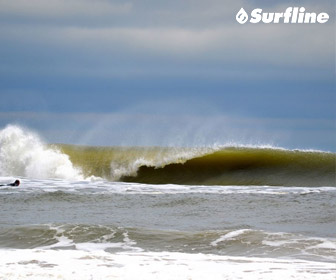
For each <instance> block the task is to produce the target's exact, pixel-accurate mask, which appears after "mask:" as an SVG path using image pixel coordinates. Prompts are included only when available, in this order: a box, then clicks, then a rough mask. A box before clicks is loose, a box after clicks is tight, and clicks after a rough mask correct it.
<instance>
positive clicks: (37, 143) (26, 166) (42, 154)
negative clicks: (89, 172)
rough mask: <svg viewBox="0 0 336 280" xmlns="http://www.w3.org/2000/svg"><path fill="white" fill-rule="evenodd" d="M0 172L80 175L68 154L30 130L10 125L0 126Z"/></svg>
mask: <svg viewBox="0 0 336 280" xmlns="http://www.w3.org/2000/svg"><path fill="white" fill-rule="evenodd" d="M0 176H23V177H30V178H40V179H45V178H59V179H67V180H81V179H83V176H82V173H81V171H80V170H79V169H77V168H75V167H74V166H73V164H72V163H71V161H70V159H69V157H68V156H67V155H65V154H62V153H61V152H60V151H59V150H57V149H54V148H51V147H47V146H46V145H45V144H44V143H43V142H42V141H41V139H40V137H39V136H38V135H36V134H34V133H33V132H31V131H28V130H26V129H22V128H21V127H18V126H13V125H9V126H7V127H6V128H4V129H2V130H0Z"/></svg>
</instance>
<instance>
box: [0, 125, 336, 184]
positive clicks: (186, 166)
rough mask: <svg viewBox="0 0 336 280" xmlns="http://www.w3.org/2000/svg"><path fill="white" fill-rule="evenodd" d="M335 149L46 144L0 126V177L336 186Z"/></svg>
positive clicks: (15, 129)
mask: <svg viewBox="0 0 336 280" xmlns="http://www.w3.org/2000/svg"><path fill="white" fill-rule="evenodd" d="M335 168H336V154H335V153H330V152H322V151H302V150H286V149H281V148H272V147H248V146H245V147H244V146H233V145H230V146H222V147H218V146H216V147H205V148H167V147H166V148H162V147H147V148H145V147H86V146H75V145H61V144H59V145H45V144H43V143H42V141H41V140H40V139H39V137H38V136H37V135H35V134H33V133H31V132H28V131H25V130H22V129H21V128H19V127H14V126H9V127H7V128H5V129H4V130H2V131H0V176H14V175H17V176H26V177H33V178H61V179H74V180H79V179H85V178H90V177H91V178H92V176H94V177H100V178H104V179H106V180H111V181H123V182H136V183H146V184H183V185H233V186H234V185H259V186H260V185H261V186H263V185H268V186H312V187H313V186H335V185H336V184H335Z"/></svg>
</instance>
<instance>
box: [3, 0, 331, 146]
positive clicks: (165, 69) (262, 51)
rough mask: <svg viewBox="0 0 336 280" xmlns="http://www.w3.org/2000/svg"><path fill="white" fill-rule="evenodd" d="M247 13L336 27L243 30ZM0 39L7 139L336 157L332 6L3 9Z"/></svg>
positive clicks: (59, 2) (34, 2)
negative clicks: (267, 149) (290, 14)
mask: <svg viewBox="0 0 336 280" xmlns="http://www.w3.org/2000/svg"><path fill="white" fill-rule="evenodd" d="M242 7H243V8H244V9H245V10H246V11H247V12H250V11H252V10H253V9H255V8H262V9H263V11H264V12H284V11H285V10H286V8H287V7H304V8H305V9H306V11H307V12H316V13H321V12H326V13H328V14H329V16H330V19H329V21H328V22H327V23H324V24H319V23H317V24H283V23H280V24H263V23H258V24H251V23H246V24H244V25H242V24H239V23H238V22H237V21H236V14H237V12H238V11H239V10H240V9H241V8H242ZM0 38H1V44H0V100H1V101H0V129H2V128H4V127H6V126H7V125H8V124H16V125H20V126H22V127H26V128H28V129H31V130H33V131H36V132H38V133H39V134H40V135H41V137H43V138H44V139H45V141H47V142H49V143H72V144H82V145H124V146H129V145H131V146H133V145H138V146H148V145H159V146H205V145H213V144H219V145H225V144H230V143H232V144H239V145H240V144H241V145H246V144H249V145H250V144H251V145H273V146H280V147H285V148H291V149H296V148H298V149H320V150H327V151H333V152H335V151H336V137H335V111H336V110H335V109H336V106H335V105H336V100H335V99H336V98H335V3H334V0H321V1H308V0H307V1H299V0H293V1H266V0H259V1H257V0H255V1H242V0H207V1H204V0H202V1H201V0H185V1H180V0H179V1H177V0H170V1H158V0H137V1H132V0H130V1H127V0H126V1H121V0H115V1H114V0H113V1H111V0H95V1H93V0H29V1H28V0H0Z"/></svg>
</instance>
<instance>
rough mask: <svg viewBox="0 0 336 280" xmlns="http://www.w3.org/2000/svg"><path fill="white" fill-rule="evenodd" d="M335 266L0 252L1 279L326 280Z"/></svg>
mask: <svg viewBox="0 0 336 280" xmlns="http://www.w3.org/2000/svg"><path fill="white" fill-rule="evenodd" d="M335 272H336V269H335V265H334V263H327V262H312V261H303V260H295V259H292V260H283V259H273V258H249V257H228V256H216V255H210V254H209V255H208V254H187V253H175V252H122V253H114V254H110V253H107V252H104V251H94V252H92V251H90V252H87V251H82V250H38V249H34V250H32V249H26V250H1V251H0V278H1V279H9V280H10V279H34V280H35V279H82V280H86V279H146V280H151V279H174V280H178V279H193V280H198V279H202V280H203V279H230V280H231V279H252V280H254V279H275V280H276V279H312V280H313V279H325V280H329V279H330V280H334V279H335V278H334V277H335Z"/></svg>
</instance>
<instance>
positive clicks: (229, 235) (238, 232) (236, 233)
mask: <svg viewBox="0 0 336 280" xmlns="http://www.w3.org/2000/svg"><path fill="white" fill-rule="evenodd" d="M250 231H251V230H250V229H239V230H235V231H231V232H229V233H227V234H224V235H222V236H221V237H220V238H218V239H216V240H215V241H213V242H211V243H210V244H211V246H217V245H218V243H220V242H223V241H227V240H233V239H235V238H236V237H238V236H240V235H242V234H244V233H246V232H250Z"/></svg>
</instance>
